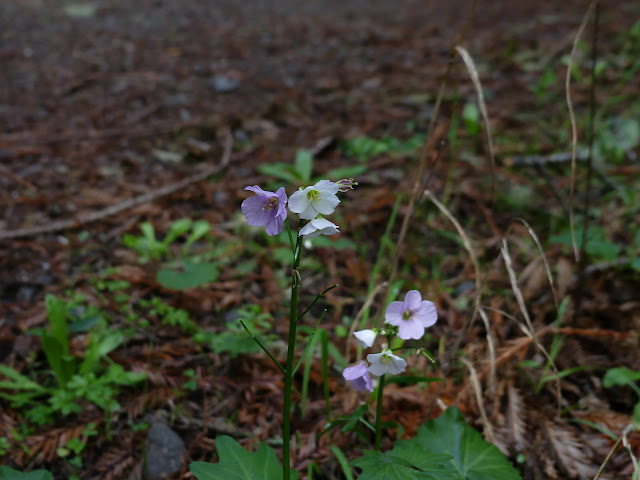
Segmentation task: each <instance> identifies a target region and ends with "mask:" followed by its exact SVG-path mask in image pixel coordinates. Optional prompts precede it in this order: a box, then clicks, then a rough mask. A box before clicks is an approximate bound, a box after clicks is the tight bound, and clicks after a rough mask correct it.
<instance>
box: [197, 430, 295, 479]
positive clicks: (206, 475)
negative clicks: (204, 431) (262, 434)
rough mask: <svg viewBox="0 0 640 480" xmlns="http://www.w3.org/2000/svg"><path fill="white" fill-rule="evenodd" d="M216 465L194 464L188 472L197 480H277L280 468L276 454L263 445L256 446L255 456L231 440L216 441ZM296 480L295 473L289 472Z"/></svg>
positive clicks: (280, 471) (218, 439)
mask: <svg viewBox="0 0 640 480" xmlns="http://www.w3.org/2000/svg"><path fill="white" fill-rule="evenodd" d="M216 449H217V450H218V456H219V457H220V461H219V462H218V463H208V462H194V463H192V464H191V465H189V469H190V470H191V472H192V473H193V474H194V475H195V476H196V478H197V479H198V480H280V479H281V478H282V466H281V465H280V463H278V459H277V458H276V453H275V452H274V451H273V449H272V448H271V447H269V446H267V445H264V444H262V445H260V447H259V448H258V450H257V451H256V452H255V453H251V452H248V451H247V450H245V449H244V448H243V447H242V445H240V444H239V443H238V442H236V441H235V440H234V439H233V438H231V437H229V436H226V435H223V436H220V437H218V438H216ZM291 478H292V480H297V478H298V472H295V471H292V472H291Z"/></svg>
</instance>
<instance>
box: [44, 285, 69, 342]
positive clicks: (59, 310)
mask: <svg viewBox="0 0 640 480" xmlns="http://www.w3.org/2000/svg"><path fill="white" fill-rule="evenodd" d="M45 306H46V309H47V317H48V318H49V328H50V329H51V335H53V337H54V338H55V339H56V340H58V342H59V343H60V346H61V347H62V351H63V352H64V353H65V354H66V353H67V352H68V351H69V334H68V333H67V306H66V305H65V303H64V302H63V301H62V300H60V299H59V298H57V297H55V296H54V295H51V294H49V295H47V297H46V299H45Z"/></svg>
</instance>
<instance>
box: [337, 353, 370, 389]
mask: <svg viewBox="0 0 640 480" xmlns="http://www.w3.org/2000/svg"><path fill="white" fill-rule="evenodd" d="M342 376H343V377H344V379H345V380H349V381H350V382H351V385H353V388H355V389H356V390H358V391H359V392H364V391H365V390H369V391H370V392H373V383H372V382H371V377H370V376H369V372H367V362H365V361H364V360H361V361H359V362H358V363H356V364H355V365H352V366H351V367H347V368H345V369H344V370H343V371H342Z"/></svg>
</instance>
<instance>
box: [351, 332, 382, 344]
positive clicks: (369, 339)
mask: <svg viewBox="0 0 640 480" xmlns="http://www.w3.org/2000/svg"><path fill="white" fill-rule="evenodd" d="M353 334H354V335H355V336H356V341H357V342H358V345H360V346H361V347H362V348H369V347H370V346H371V345H373V342H374V341H375V339H376V335H377V333H376V332H374V331H373V330H360V331H358V332H354V333H353Z"/></svg>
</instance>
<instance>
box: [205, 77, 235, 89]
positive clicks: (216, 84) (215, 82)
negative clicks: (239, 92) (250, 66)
mask: <svg viewBox="0 0 640 480" xmlns="http://www.w3.org/2000/svg"><path fill="white" fill-rule="evenodd" d="M239 84H240V82H238V80H237V79H235V78H233V77H228V76H226V75H215V76H214V77H213V78H212V79H211V80H210V81H209V85H210V86H211V88H213V89H214V90H215V91H216V92H219V93H227V92H233V91H234V90H235V89H237V88H238V85H239Z"/></svg>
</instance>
